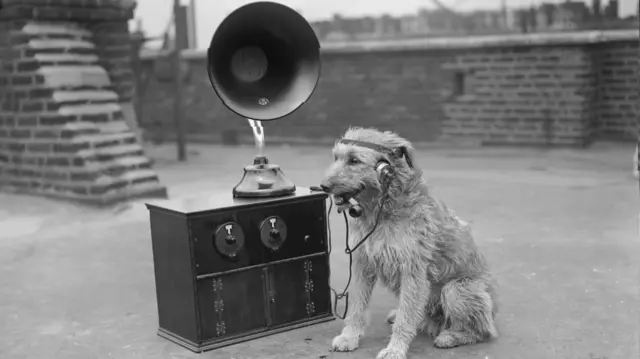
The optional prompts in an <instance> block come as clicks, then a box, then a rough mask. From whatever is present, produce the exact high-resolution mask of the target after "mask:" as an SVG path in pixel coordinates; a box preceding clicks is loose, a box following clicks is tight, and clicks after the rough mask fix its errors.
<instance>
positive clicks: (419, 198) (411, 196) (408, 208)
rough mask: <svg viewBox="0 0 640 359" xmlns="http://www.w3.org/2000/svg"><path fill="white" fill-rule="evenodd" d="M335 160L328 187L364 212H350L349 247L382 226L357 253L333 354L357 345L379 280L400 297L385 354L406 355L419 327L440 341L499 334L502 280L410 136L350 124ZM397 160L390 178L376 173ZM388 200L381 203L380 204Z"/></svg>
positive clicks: (391, 357)
mask: <svg viewBox="0 0 640 359" xmlns="http://www.w3.org/2000/svg"><path fill="white" fill-rule="evenodd" d="M333 155H334V158H335V162H334V163H333V164H332V165H331V166H330V167H329V169H328V170H327V173H326V177H325V178H324V180H323V181H322V184H321V187H322V189H323V190H324V191H326V192H328V193H330V194H332V195H333V196H334V198H336V201H337V202H340V201H339V200H340V199H341V198H345V197H346V198H349V197H352V196H354V197H353V198H355V199H356V200H357V201H358V202H360V205H361V206H362V207H363V209H364V213H363V215H362V216H361V217H359V218H350V219H349V221H350V222H349V236H350V247H351V248H353V247H354V246H355V245H356V243H358V242H360V240H361V239H362V238H363V237H364V236H365V235H366V234H367V233H369V232H370V231H371V229H372V228H373V227H374V224H375V222H376V217H378V212H379V211H381V212H380V216H379V223H378V226H377V227H376V229H375V231H373V232H372V233H371V235H370V237H369V238H368V239H367V240H366V241H365V242H364V243H363V244H362V246H361V247H359V248H358V249H357V250H355V251H354V252H353V266H354V267H353V276H354V277H353V288H352V291H351V292H352V293H351V295H350V302H351V303H349V312H348V314H347V317H346V318H345V320H344V328H343V330H342V333H341V334H340V335H338V336H337V337H335V338H334V339H333V342H332V348H333V350H334V351H352V350H354V349H356V348H357V347H358V342H359V340H360V338H361V337H362V336H363V335H364V330H365V326H366V313H365V312H366V310H367V307H368V304H369V299H370V297H371V293H372V291H373V287H374V285H375V284H376V282H377V281H378V280H379V281H380V282H381V283H382V284H383V285H384V286H386V287H387V288H388V289H390V290H391V291H392V292H393V293H394V294H395V295H396V296H397V297H398V298H399V306H398V308H397V309H395V310H393V311H391V313H390V314H389V316H388V318H387V320H388V322H389V323H390V324H392V333H391V339H390V341H389V343H388V345H387V347H386V348H384V349H383V350H382V351H381V352H380V353H379V354H378V356H377V358H378V359H404V358H406V355H407V351H408V349H409V345H410V344H411V342H412V341H413V339H414V337H415V335H416V333H417V332H418V331H424V332H426V333H427V334H428V335H429V336H431V337H432V338H433V339H434V345H435V346H436V347H438V348H452V347H455V346H459V345H464V344H473V343H478V342H482V341H485V340H488V339H490V338H495V337H497V336H498V332H497V330H496V327H495V325H494V321H493V318H494V316H495V313H496V311H497V307H496V303H495V302H494V300H495V293H494V284H493V280H492V278H491V275H490V273H489V269H488V267H487V264H486V262H485V260H484V258H483V256H482V254H480V252H479V251H478V248H477V247H476V244H475V243H474V240H473V237H472V235H471V231H470V228H469V226H468V224H467V223H465V222H464V221H462V220H460V219H459V218H458V217H457V216H456V215H455V213H454V212H453V211H452V210H451V209H449V208H448V207H447V206H446V205H445V204H444V203H442V202H441V201H439V200H437V199H436V198H435V197H433V196H432V195H431V193H430V192H429V188H428V187H427V184H426V182H425V180H424V179H423V178H422V171H420V170H419V169H418V168H416V167H415V166H414V165H413V163H415V162H414V160H413V148H412V147H411V143H409V142H408V141H407V140H405V139H403V138H401V137H399V136H398V135H396V134H395V133H392V132H380V131H377V130H375V129H363V128H350V129H349V130H348V131H347V132H346V134H345V135H344V136H343V138H342V140H340V141H338V142H336V145H335V147H334V148H333ZM380 161H385V162H386V163H388V164H389V165H390V166H392V167H394V169H395V174H394V175H393V177H392V179H391V181H389V183H388V185H387V184H386V183H387V182H386V181H382V177H381V176H380V175H379V173H378V172H377V171H376V167H377V165H378V164H379V163H380ZM380 206H382V207H380Z"/></svg>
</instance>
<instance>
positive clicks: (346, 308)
mask: <svg viewBox="0 0 640 359" xmlns="http://www.w3.org/2000/svg"><path fill="white" fill-rule="evenodd" d="M314 189H315V188H312V190H314ZM387 198H388V195H387V192H386V191H385V194H384V196H383V197H382V201H380V205H379V206H378V214H377V215H376V220H375V222H374V224H373V228H371V231H369V233H367V235H365V236H364V237H363V238H362V239H361V240H360V241H359V242H358V243H357V244H356V245H355V246H354V247H353V249H352V248H350V247H349V219H348V218H347V212H346V211H345V212H342V216H343V217H344V224H345V227H346V235H345V250H344V252H345V253H346V254H348V255H349V276H348V278H347V285H346V286H345V287H344V290H343V291H342V293H338V292H337V291H336V290H335V289H333V287H332V286H331V285H329V289H331V291H332V292H333V298H334V299H333V314H334V315H335V316H336V317H338V318H340V319H342V320H344V319H345V318H346V317H347V313H348V311H349V292H348V290H349V286H350V285H351V279H352V278H353V269H352V267H353V252H354V251H355V250H356V249H358V247H360V245H362V244H363V243H364V242H365V241H366V240H367V239H369V237H371V235H372V234H373V232H374V231H375V230H376V229H377V228H378V224H379V223H380V215H381V214H382V209H383V208H384V207H383V206H384V204H385V202H386V200H387ZM329 201H330V204H329V209H328V210H327V240H328V254H329V256H331V251H332V245H331V242H332V241H331V220H330V217H331V210H332V209H333V198H331V196H329ZM329 280H331V266H329ZM342 299H344V300H345V305H344V312H343V314H342V315H340V314H338V313H337V312H336V311H337V308H338V302H339V301H340V300H342Z"/></svg>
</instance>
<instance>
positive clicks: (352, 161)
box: [349, 157, 362, 165]
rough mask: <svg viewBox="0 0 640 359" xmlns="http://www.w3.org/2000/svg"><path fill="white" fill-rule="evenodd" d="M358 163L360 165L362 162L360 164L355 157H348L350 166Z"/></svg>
mask: <svg viewBox="0 0 640 359" xmlns="http://www.w3.org/2000/svg"><path fill="white" fill-rule="evenodd" d="M358 163H362V162H360V160H359V159H357V158H355V157H349V164H350V165H357V164H358Z"/></svg>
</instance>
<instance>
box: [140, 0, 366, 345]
mask: <svg viewBox="0 0 640 359" xmlns="http://www.w3.org/2000/svg"><path fill="white" fill-rule="evenodd" d="M207 64H208V65H207V70H208V74H209V79H210V81H211V84H212V86H213V89H214V90H215V93H216V94H217V96H218V97H219V98H220V99H221V101H222V102H223V103H224V105H225V106H226V107H227V108H229V109H230V110H231V111H233V112H235V113H236V114H238V115H239V116H240V117H241V118H245V119H246V120H248V121H249V124H250V125H251V126H252V128H253V131H254V136H255V138H256V147H257V148H258V154H257V156H256V157H255V158H254V161H253V164H252V165H249V166H246V167H245V168H244V174H243V176H242V179H241V180H240V182H239V183H238V184H237V185H236V186H235V187H234V188H233V190H232V191H229V192H222V193H221V192H219V191H217V192H216V193H212V194H211V196H208V197H203V196H199V197H196V198H188V199H182V200H169V201H161V202H156V203H149V204H147V208H148V209H149V216H150V226H151V239H152V250H153V260H154V273H155V283H156V296H157V304H158V321H159V329H158V334H159V335H160V336H161V337H163V338H166V339H168V340H170V341H172V342H174V343H177V344H179V345H182V346H184V347H186V348H188V349H190V350H192V351H194V352H202V351H205V350H210V349H214V348H218V347H221V346H226V345H230V344H234V343H238V342H241V341H246V340H249V339H253V338H258V337H262V336H266V335H270V334H273V333H278V332H282V331H286V330H291V329H295V328H299V327H302V326H307V325H312V324H317V323H322V322H326V321H330V320H333V319H335V318H334V315H333V312H332V304H331V289H330V286H329V274H330V270H329V252H330V243H329V238H328V233H327V224H328V223H327V208H326V199H327V197H328V195H327V194H326V193H324V192H317V191H311V190H310V189H309V188H300V187H298V188H296V186H295V184H294V183H293V182H292V181H290V180H289V179H287V178H286V177H285V175H284V173H283V171H282V170H281V169H280V167H279V166H278V165H275V164H270V163H269V161H268V159H267V157H266V156H264V154H263V153H262V148H263V144H264V135H263V133H262V126H261V121H271V120H276V119H278V118H281V117H283V116H286V115H288V114H290V113H292V112H293V111H295V110H296V109H298V108H299V107H300V106H302V105H303V104H304V103H305V102H306V101H307V100H308V98H309V97H310V96H311V95H312V93H313V92H314V90H315V87H316V84H317V83H318V79H319V76H320V43H319V41H318V39H317V37H316V35H315V33H314V31H313V29H312V28H311V26H310V25H309V23H308V22H307V21H306V20H305V19H304V18H303V17H302V16H301V15H299V14H298V13H297V12H296V11H294V10H292V9H290V8H289V7H286V6H284V5H281V4H277V3H273V2H255V3H251V4H248V5H245V6H242V7H240V8H238V9H237V10H235V11H234V12H233V13H231V14H230V15H229V16H227V17H226V18H225V19H224V20H223V21H222V23H221V24H220V26H219V27H218V29H217V30H216V32H215V34H214V35H213V38H212V40H211V43H210V46H209V49H208V52H207ZM347 200H348V199H347ZM352 202H353V200H352ZM354 207H355V206H354ZM357 212H358V211H357V210H354V211H353V215H358V213H357ZM360 214H361V209H360Z"/></svg>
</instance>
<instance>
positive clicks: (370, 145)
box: [338, 138, 413, 167]
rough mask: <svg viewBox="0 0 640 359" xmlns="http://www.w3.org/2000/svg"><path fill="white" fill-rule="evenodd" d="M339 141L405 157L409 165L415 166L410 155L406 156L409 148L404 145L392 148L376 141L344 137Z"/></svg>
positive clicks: (396, 156)
mask: <svg viewBox="0 0 640 359" xmlns="http://www.w3.org/2000/svg"><path fill="white" fill-rule="evenodd" d="M338 143H341V144H343V145H353V146H358V147H364V148H369V149H372V150H374V151H377V152H381V153H386V154H387V155H389V156H392V157H395V158H402V157H404V158H405V160H406V161H407V164H408V165H409V167H413V164H412V163H411V160H409V157H408V156H406V151H407V150H406V148H404V147H398V148H393V149H391V148H389V147H385V146H382V145H378V144H376V143H371V142H366V141H359V140H348V139H344V138H343V139H341V140H339V141H338Z"/></svg>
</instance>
